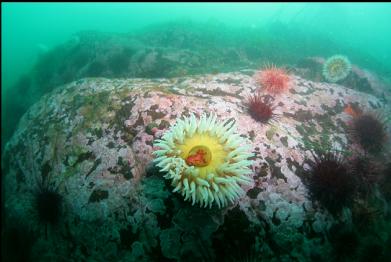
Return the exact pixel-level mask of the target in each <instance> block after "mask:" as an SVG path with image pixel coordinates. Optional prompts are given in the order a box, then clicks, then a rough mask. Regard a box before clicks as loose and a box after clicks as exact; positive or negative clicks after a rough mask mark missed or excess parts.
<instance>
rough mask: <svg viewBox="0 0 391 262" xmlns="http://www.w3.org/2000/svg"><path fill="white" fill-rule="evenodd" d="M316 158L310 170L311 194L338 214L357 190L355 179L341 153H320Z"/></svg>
mask: <svg viewBox="0 0 391 262" xmlns="http://www.w3.org/2000/svg"><path fill="white" fill-rule="evenodd" d="M314 160H315V162H313V163H311V164H310V170H309V172H308V175H309V183H308V184H309V190H310V194H311V196H312V198H313V199H315V200H318V201H319V202H320V203H321V204H322V205H323V206H324V207H325V208H327V209H328V210H329V211H330V212H331V213H333V214H336V213H337V212H339V211H340V210H341V209H342V207H344V206H346V205H347V204H348V203H349V201H350V200H351V197H352V196H353V193H354V190H355V186H354V181H353V179H352V177H351V175H350V173H349V172H348V168H347V166H346V164H345V159H344V157H343V156H342V155H341V154H340V153H337V152H334V151H328V152H325V153H320V154H318V155H314Z"/></svg>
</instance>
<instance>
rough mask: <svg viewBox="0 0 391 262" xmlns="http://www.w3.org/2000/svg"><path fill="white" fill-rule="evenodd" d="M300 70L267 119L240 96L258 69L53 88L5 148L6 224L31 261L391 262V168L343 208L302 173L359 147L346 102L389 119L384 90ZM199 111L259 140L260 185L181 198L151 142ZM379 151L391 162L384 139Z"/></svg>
mask: <svg viewBox="0 0 391 262" xmlns="http://www.w3.org/2000/svg"><path fill="white" fill-rule="evenodd" d="M309 61H310V62H311V63H313V65H312V68H316V66H315V65H316V63H317V60H316V59H313V60H311V59H310V60H309ZM291 72H292V78H293V85H292V88H291V89H290V90H289V91H287V92H285V93H282V94H280V95H277V96H274V98H273V101H272V102H273V104H274V105H275V106H276V108H275V113H276V116H275V117H274V118H273V120H272V121H271V122H270V123H268V124H262V123H259V122H256V121H255V120H253V119H252V118H251V116H250V115H249V114H248V112H247V108H246V106H245V103H244V102H245V98H246V97H247V96H248V95H250V94H252V93H254V91H255V90H256V89H257V88H258V85H257V83H256V82H255V80H254V78H253V74H254V71H251V70H242V71H237V72H230V73H221V74H206V75H195V76H184V77H178V78H171V79H166V78H155V79H147V78H145V79H141V78H134V79H111V80H110V79H106V78H84V79H80V80H77V81H74V82H71V83H69V84H67V85H64V86H60V87H58V88H56V89H54V90H53V91H51V92H50V93H48V94H47V95H45V96H43V97H42V98H41V99H40V100H39V102H37V103H36V104H34V105H33V106H32V107H31V108H30V109H29V110H28V111H27V113H26V114H25V115H24V116H23V118H22V119H21V122H20V123H19V126H18V129H17V131H16V132H15V134H14V135H13V137H12V139H11V140H10V141H9V143H8V144H7V147H6V149H5V152H4V157H3V167H2V168H3V171H4V172H3V173H4V176H3V189H4V193H3V196H4V205H5V207H4V208H5V215H3V216H4V218H5V221H6V223H7V224H6V225H7V228H13V227H16V228H19V229H22V232H19V231H18V230H14V231H12V232H14V234H16V233H15V232H19V233H20V234H22V236H25V238H27V237H28V238H29V242H28V243H27V244H26V243H25V245H23V247H26V249H28V250H29V251H30V253H31V256H32V261H314V260H317V261H337V260H340V261H369V260H366V259H367V258H368V256H371V258H372V259H378V260H376V261H386V259H387V258H389V257H391V256H390V249H389V247H390V246H391V233H390V232H391V221H390V218H391V211H390V208H389V203H390V202H389V201H390V199H391V185H390V183H391V182H390V174H389V170H390V169H389V167H388V169H387V170H386V169H385V171H384V176H382V179H383V180H381V181H379V182H378V183H377V184H375V185H374V186H373V187H374V189H373V191H371V194H370V195H366V196H365V197H364V196H361V195H357V196H355V197H354V199H353V201H352V203H351V204H350V205H347V206H346V207H345V208H344V209H343V210H342V211H341V212H338V213H337V214H331V213H329V212H328V211H327V209H325V208H324V207H323V206H322V205H320V204H319V203H318V202H317V201H314V200H313V199H312V198H311V197H310V192H309V191H308V188H307V186H306V183H305V181H306V177H305V176H306V174H307V173H306V172H305V171H306V170H308V168H309V166H308V164H307V163H306V160H308V159H312V157H313V155H312V153H313V152H316V151H319V150H327V148H330V147H332V148H334V149H337V150H342V151H344V152H359V153H362V150H361V148H360V146H359V145H357V143H355V142H354V140H352V138H351V137H350V135H349V132H348V130H349V127H350V125H351V121H352V116H351V115H349V114H347V113H346V111H345V110H344V109H345V107H346V106H347V105H349V104H350V103H352V104H354V105H355V106H356V107H357V108H360V109H361V110H362V111H364V112H382V113H383V114H390V112H391V110H390V108H389V104H387V103H386V101H387V100H388V99H389V98H390V96H389V94H388V93H386V92H383V91H382V90H384V89H382V88H383V87H382V85H381V84H380V83H379V82H376V81H375V79H376V77H375V76H372V75H370V74H369V73H367V75H366V76H367V78H365V77H364V76H362V74H364V73H365V71H363V70H359V69H358V68H356V69H354V73H352V74H353V75H355V76H359V75H360V74H359V73H361V77H362V78H365V79H367V81H366V82H365V85H359V84H357V85H356V86H357V88H356V89H352V88H350V87H348V86H343V85H340V84H329V83H324V82H316V81H311V80H307V79H305V78H303V76H308V77H309V76H311V77H309V78H311V79H313V80H321V79H317V78H316V77H317V74H316V72H310V71H308V70H307V71H306V70H302V69H296V68H292V69H291ZM356 79H357V78H356ZM359 79H360V78H359ZM352 81H353V80H352ZM358 87H361V88H362V89H365V90H359V89H360V88H358ZM368 90H369V91H368ZM363 91H365V92H363ZM379 94H381V95H379ZM388 101H389V100H388ZM191 112H193V113H195V114H197V115H200V114H202V113H216V114H217V116H218V117H219V118H220V119H222V120H226V119H230V118H232V119H234V120H235V121H236V123H237V126H238V132H239V133H240V134H241V135H242V136H244V137H246V138H248V139H249V140H250V142H251V145H252V151H253V152H254V153H255V157H254V165H253V166H252V168H253V170H254V174H253V178H254V181H255V183H254V185H252V186H251V187H247V188H245V190H246V191H247V194H246V195H245V196H244V197H242V198H241V199H239V200H238V201H237V202H236V203H235V204H234V205H231V206H228V207H227V208H223V209H218V208H216V207H215V206H214V207H213V208H211V209H204V208H199V207H195V206H191V204H189V202H184V201H183V198H182V197H181V196H180V195H179V194H176V193H171V191H172V188H171V186H170V185H169V181H167V180H165V179H164V178H163V177H162V174H161V173H160V172H159V171H158V169H157V168H156V167H155V166H154V165H153V164H152V162H151V160H152V159H153V157H152V152H153V147H152V144H153V141H154V139H155V138H156V137H160V136H161V135H162V133H163V132H164V131H166V130H167V129H168V128H169V126H170V125H171V124H173V123H174V122H175V121H176V119H178V118H179V117H181V116H186V115H189V114H190V113H191ZM376 159H377V160H379V161H380V162H382V163H384V165H385V164H386V162H387V161H389V159H390V151H389V144H386V145H385V148H384V151H383V152H379V153H378V154H377V155H376ZM387 172H388V173H387ZM387 175H388V177H387ZM42 180H45V181H48V183H49V184H50V187H52V188H55V189H56V190H57V191H58V193H59V194H60V195H61V197H62V206H61V217H60V220H59V221H58V222H57V223H55V224H50V225H45V224H42V223H40V221H39V219H38V216H37V214H36V210H35V206H34V204H33V199H34V192H36V191H37V187H38V186H39V181H42ZM368 214H369V215H368ZM26 241H27V240H26ZM9 245H12V243H9ZM375 251H376V252H375ZM26 252H28V251H26ZM375 256H377V257H375ZM246 259H249V260H246Z"/></svg>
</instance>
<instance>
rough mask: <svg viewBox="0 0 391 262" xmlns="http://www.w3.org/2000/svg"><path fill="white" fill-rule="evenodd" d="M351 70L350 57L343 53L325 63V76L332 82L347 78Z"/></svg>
mask: <svg viewBox="0 0 391 262" xmlns="http://www.w3.org/2000/svg"><path fill="white" fill-rule="evenodd" d="M351 70H352V65H351V64H350V61H349V59H348V58H347V57H346V56H342V55H334V56H332V57H330V58H329V59H327V60H326V62H325V63H324V64H323V76H324V78H326V80H327V81H330V82H332V83H335V82H337V81H339V80H343V79H345V78H346V77H347V76H348V75H349V73H350V71H351Z"/></svg>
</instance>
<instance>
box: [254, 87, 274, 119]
mask: <svg viewBox="0 0 391 262" xmlns="http://www.w3.org/2000/svg"><path fill="white" fill-rule="evenodd" d="M270 99H271V97H270V96H261V95H259V94H255V95H252V96H250V97H249V98H248V99H247V110H248V112H249V114H250V115H251V117H252V118H253V119H254V120H256V121H258V122H261V123H264V124H266V123H268V122H269V120H270V119H272V118H273V116H274V113H273V110H274V107H273V105H272V103H271V101H270Z"/></svg>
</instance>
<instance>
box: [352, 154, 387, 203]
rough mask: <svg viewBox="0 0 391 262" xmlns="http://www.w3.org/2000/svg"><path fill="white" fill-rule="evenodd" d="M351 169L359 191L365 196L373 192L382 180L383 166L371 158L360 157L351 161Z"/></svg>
mask: <svg viewBox="0 0 391 262" xmlns="http://www.w3.org/2000/svg"><path fill="white" fill-rule="evenodd" d="M349 169H350V172H351V173H352V176H353V177H354V179H355V180H356V181H357V183H358V191H359V192H360V193H362V194H363V195H364V196H365V195H368V194H369V193H370V192H372V190H373V188H374V186H375V184H376V183H377V182H378V181H379V180H380V179H381V176H382V172H383V166H382V165H381V164H380V163H378V162H376V160H375V159H374V158H372V157H369V156H364V155H359V156H356V157H354V158H353V159H352V160H350V161H349Z"/></svg>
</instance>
